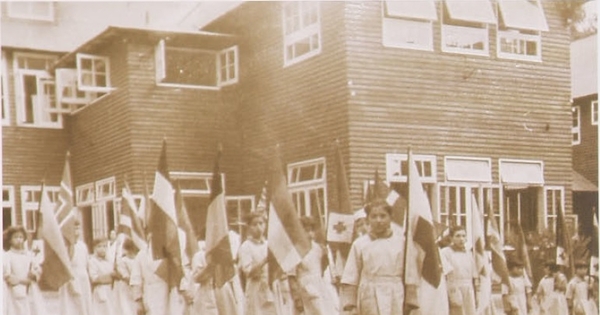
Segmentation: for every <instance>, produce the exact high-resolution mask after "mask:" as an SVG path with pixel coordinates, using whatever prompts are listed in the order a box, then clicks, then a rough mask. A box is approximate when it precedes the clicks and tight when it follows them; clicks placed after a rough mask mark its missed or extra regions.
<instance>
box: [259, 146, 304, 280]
mask: <svg viewBox="0 0 600 315" xmlns="http://www.w3.org/2000/svg"><path fill="white" fill-rule="evenodd" d="M270 173H271V177H270V180H269V187H270V189H269V192H270V196H271V200H270V201H271V202H270V206H269V221H268V231H267V242H268V247H269V258H270V259H269V260H268V264H269V278H270V279H269V280H270V281H271V282H272V281H273V280H275V279H277V278H278V277H279V276H280V275H279V274H277V271H280V272H283V273H289V272H291V271H292V270H293V269H294V268H295V267H296V266H297V265H298V264H299V263H300V262H301V261H302V258H303V257H304V256H305V255H306V254H307V253H308V251H309V250H310V248H311V246H312V245H311V243H310V239H309V238H308V234H306V231H304V228H303V227H302V225H301V224H300V219H299V217H298V214H297V213H296V209H295V207H294V202H293V201H292V195H291V194H290V192H289V191H288V189H287V184H286V180H285V176H284V174H283V169H282V165H281V160H280V158H279V154H276V155H275V159H274V161H273V163H271V171H270Z"/></svg>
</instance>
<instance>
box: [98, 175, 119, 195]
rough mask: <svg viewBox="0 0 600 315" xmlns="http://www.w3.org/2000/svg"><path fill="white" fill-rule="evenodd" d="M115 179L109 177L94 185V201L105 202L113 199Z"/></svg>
mask: <svg viewBox="0 0 600 315" xmlns="http://www.w3.org/2000/svg"><path fill="white" fill-rule="evenodd" d="M115 185H116V183H115V178H114V177H109V178H106V179H102V180H99V181H97V182H96V183H95V186H96V200H107V199H114V198H115V197H116V195H117V194H116V193H115Z"/></svg>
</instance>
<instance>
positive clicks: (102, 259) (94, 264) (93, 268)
mask: <svg viewBox="0 0 600 315" xmlns="http://www.w3.org/2000/svg"><path fill="white" fill-rule="evenodd" d="M107 249H108V239H106V238H100V239H96V240H94V255H92V256H91V257H90V261H89V263H88V272H89V274H90V282H91V283H92V287H93V289H92V310H93V312H94V314H96V315H106V314H120V313H118V311H117V309H116V305H115V298H114V294H113V288H112V286H113V283H114V281H115V278H116V276H117V275H116V273H115V268H114V265H113V262H112V261H109V260H108V258H107V255H106V254H107Z"/></svg>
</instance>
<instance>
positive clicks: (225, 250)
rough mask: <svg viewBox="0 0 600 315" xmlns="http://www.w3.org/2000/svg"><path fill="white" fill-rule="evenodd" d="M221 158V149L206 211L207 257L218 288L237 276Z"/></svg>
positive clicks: (218, 153)
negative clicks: (222, 178) (230, 236)
mask: <svg viewBox="0 0 600 315" xmlns="http://www.w3.org/2000/svg"><path fill="white" fill-rule="evenodd" d="M220 158H221V150H220V149H219V151H218V152H217V159H216V161H215V167H214V170H213V178H212V183H211V187H210V204H209V205H208V211H207V213H206V222H210V224H207V226H206V259H207V261H208V263H209V264H210V265H212V266H213V268H214V273H213V276H214V280H215V283H214V284H215V286H216V287H218V288H220V287H222V286H223V285H225V284H226V283H227V282H228V281H229V280H231V279H232V278H233V277H234V276H235V266H234V261H233V254H232V252H231V242H230V241H229V228H228V225H227V213H226V211H227V209H226V207H225V192H224V191H223V183H222V181H221V171H220V168H219V160H220Z"/></svg>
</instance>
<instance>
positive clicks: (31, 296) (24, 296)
mask: <svg viewBox="0 0 600 315" xmlns="http://www.w3.org/2000/svg"><path fill="white" fill-rule="evenodd" d="M2 263H3V270H2V272H3V276H4V279H6V278H7V277H9V276H14V277H16V278H19V279H22V278H27V276H28V274H29V272H32V273H33V274H34V275H36V277H37V278H39V275H40V274H41V269H40V266H39V265H38V264H36V263H35V262H34V260H33V255H31V254H30V253H29V252H27V251H25V250H14V249H11V250H9V251H7V252H4V255H3V257H2ZM5 289H6V292H5V294H4V298H6V301H5V302H4V307H5V309H4V314H7V315H38V314H39V315H41V314H43V311H44V310H45V305H44V301H43V298H42V296H41V292H40V290H39V287H38V285H37V283H36V282H32V283H31V284H29V285H23V284H17V285H14V286H10V285H8V283H6V282H5Z"/></svg>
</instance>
